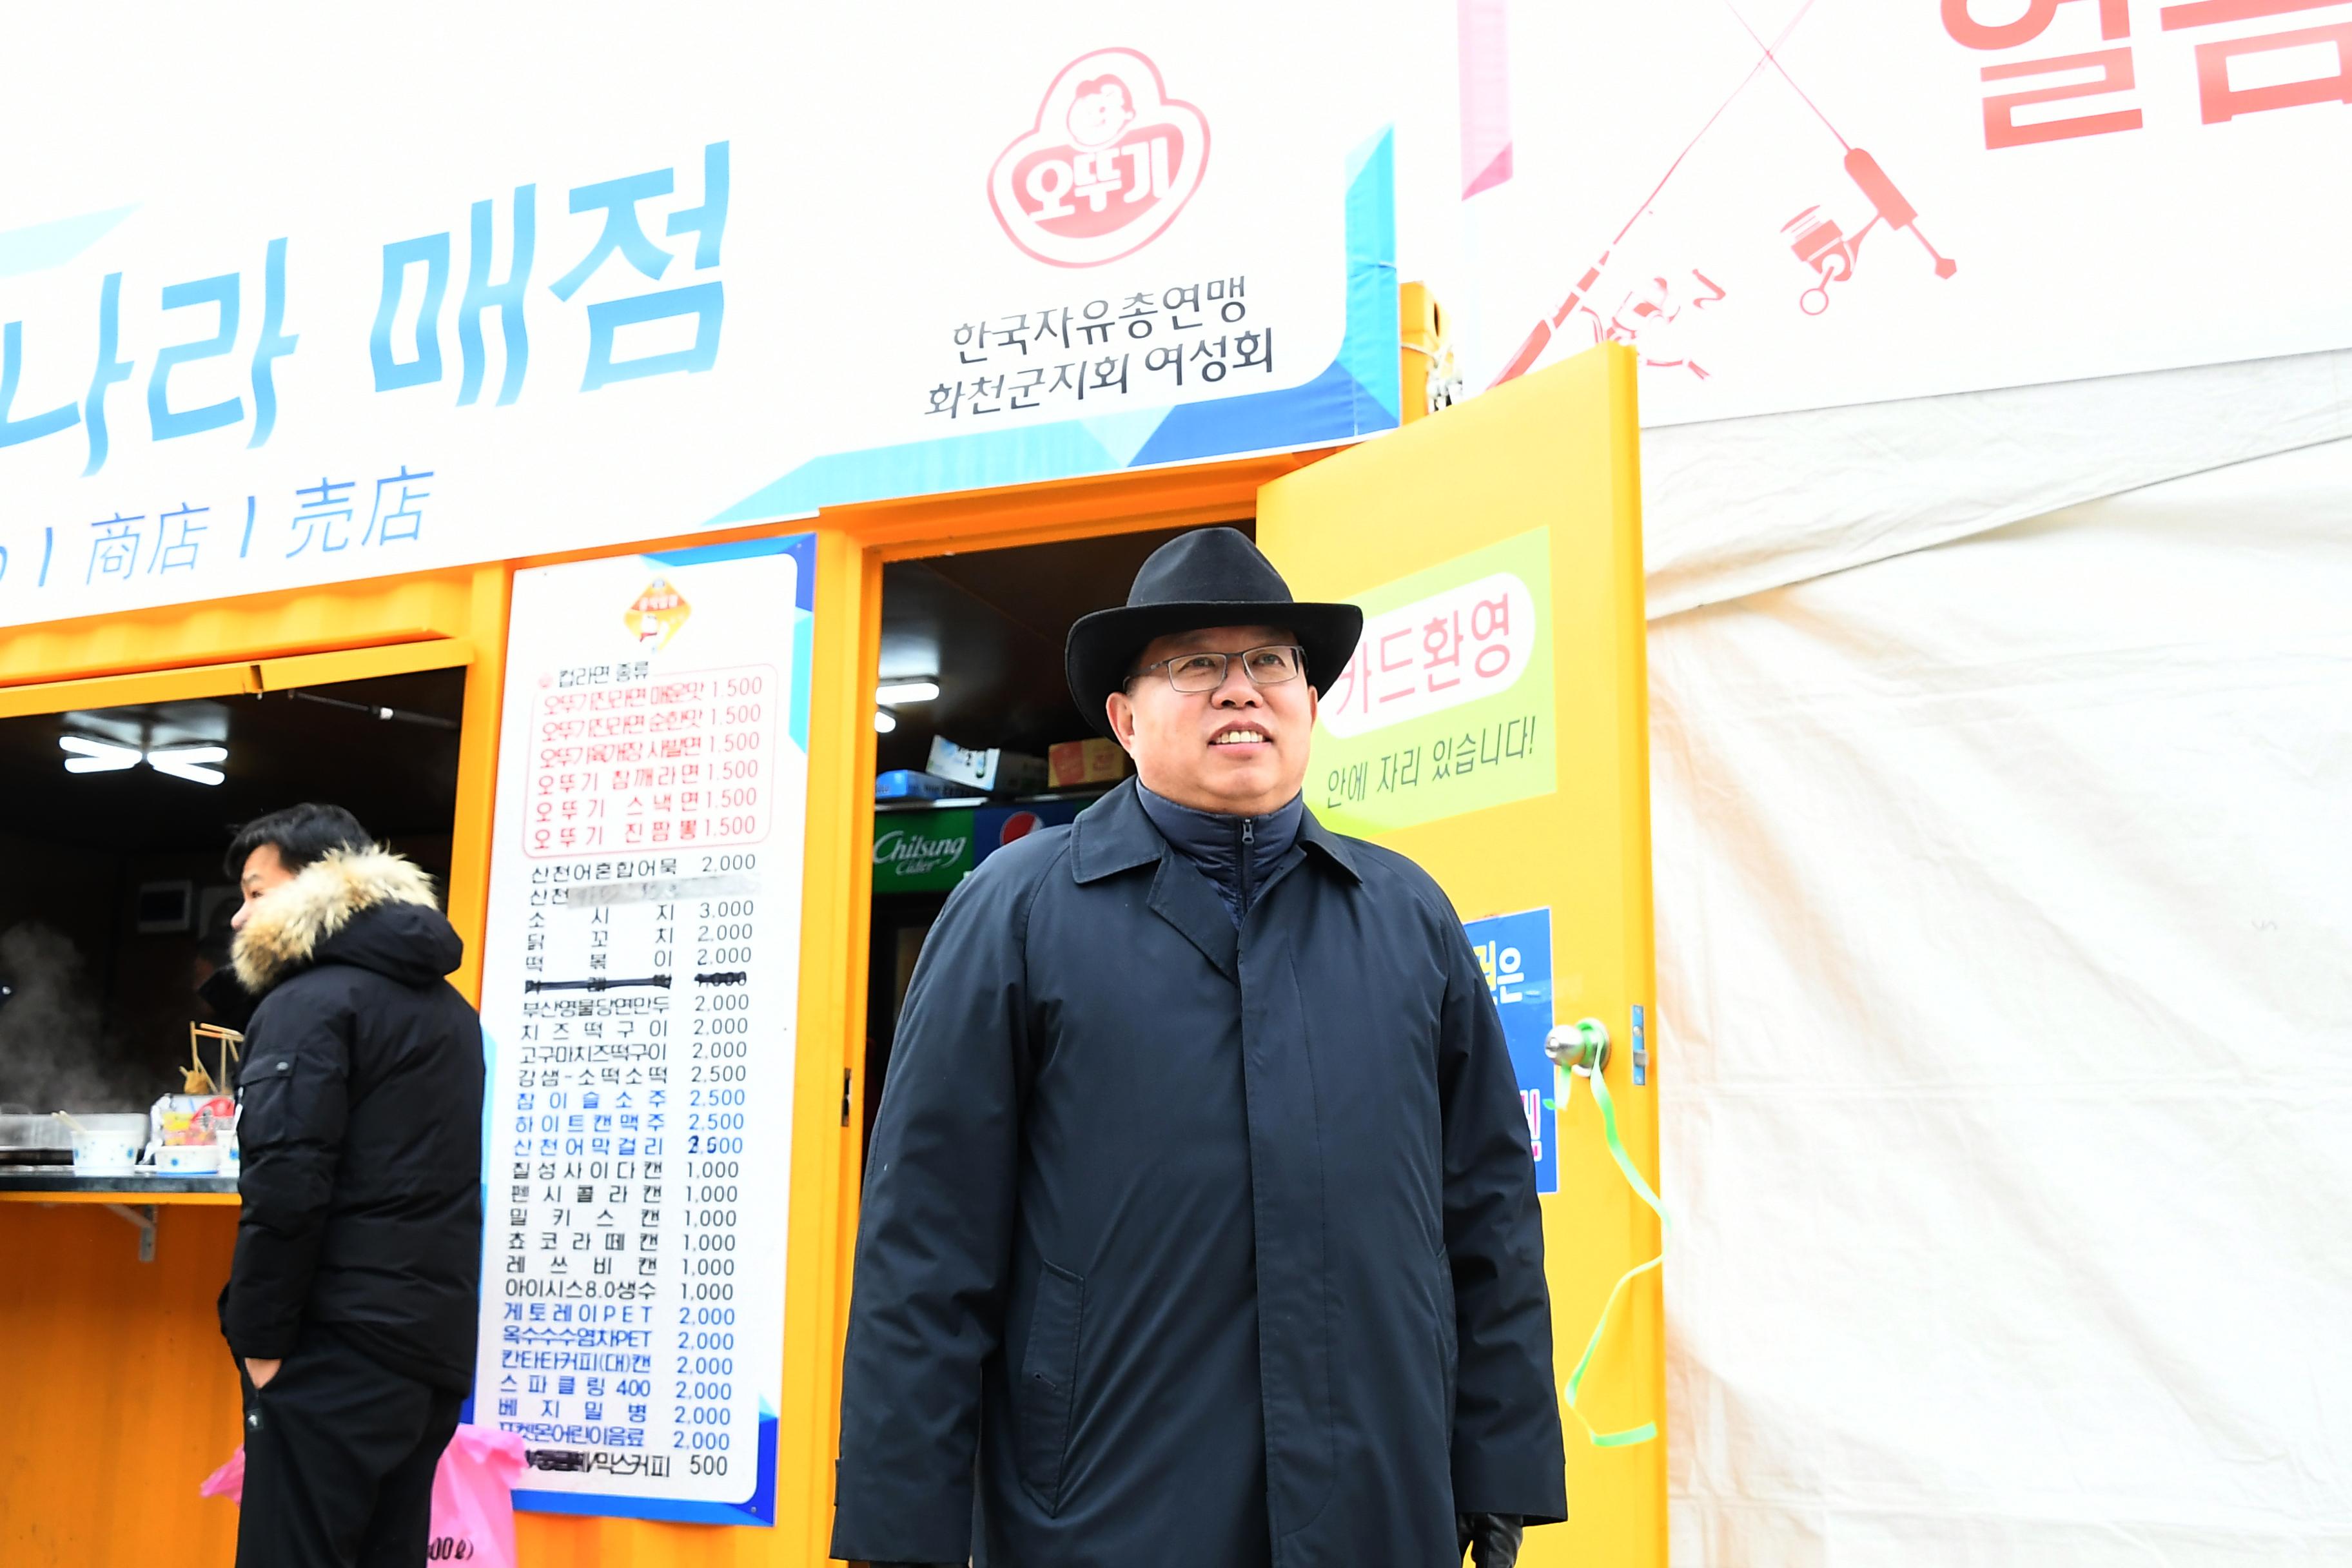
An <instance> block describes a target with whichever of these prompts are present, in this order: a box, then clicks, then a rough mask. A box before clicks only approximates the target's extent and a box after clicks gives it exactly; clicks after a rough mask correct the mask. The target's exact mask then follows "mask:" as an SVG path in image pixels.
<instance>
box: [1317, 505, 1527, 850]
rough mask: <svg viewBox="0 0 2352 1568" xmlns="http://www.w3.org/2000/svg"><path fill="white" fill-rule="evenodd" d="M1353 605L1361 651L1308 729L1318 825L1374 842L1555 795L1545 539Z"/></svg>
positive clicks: (1420, 577)
mask: <svg viewBox="0 0 2352 1568" xmlns="http://www.w3.org/2000/svg"><path fill="white" fill-rule="evenodd" d="M1355 602H1356V603H1357V604H1359V605H1362V606H1363V610H1364V637H1363V641H1362V642H1360V643H1359V644H1358V645H1357V647H1356V657H1355V658H1352V659H1350V660H1349V663H1348V668H1346V669H1345V670H1344V671H1342V672H1341V674H1340V676H1339V679H1338V680H1336V681H1334V682H1332V684H1331V688H1330V689H1329V690H1328V691H1327V692H1326V693H1325V694H1324V699H1323V708H1322V717H1321V721H1320V722H1318V724H1317V726H1316V732H1315V763H1314V766H1313V767H1312V768H1311V769H1310V770H1309V771H1308V773H1307V799H1308V801H1309V802H1310V803H1311V804H1312V805H1314V807H1315V810H1316V815H1317V816H1319V817H1321V818H1322V820H1323V821H1324V822H1325V823H1326V824H1327V825H1328V826H1331V827H1334V828H1336V829H1338V830H1339V831H1340V832H1342V833H1356V834H1377V833H1383V832H1387V831H1389V830H1391V829H1394V828H1399V827H1412V826H1416V825H1418V824H1421V823H1424V822H1434V821H1436V820H1437V819H1438V818H1440V817H1446V816H1460V815H1461V814H1462V813H1464V812H1467V811H1483V810H1485V809H1486V807H1488V806H1492V805H1503V804H1505V803H1506V802H1507V801H1514V800H1526V799H1528V797H1529V796H1532V795H1549V794H1550V793H1551V792H1552V790H1553V788H1554V787H1555V786H1556V784H1557V775H1556V773H1555V772H1554V761H1553V759H1554V751H1553V745H1552V736H1551V725H1552V635H1551V535H1550V531H1549V530H1547V529H1540V528H1538V529H1535V530H1533V531H1529V532H1527V533H1522V534H1519V535H1518V536H1517V537H1516V538H1512V539H1506V540H1504V541H1502V542H1500V543H1496V544H1490V545H1488V546H1487V547H1486V549H1484V550H1477V551H1473V552H1471V553H1469V554H1467V555H1464V556H1460V557H1458V558H1456V559H1454V560H1452V561H1449V562H1446V563H1444V564H1443V565H1440V566H1433V567H1431V568H1429V569H1428V570H1427V571H1425V572H1416V573H1414V574H1412V576H1410V577H1405V578H1401V579H1399V580H1398V581H1396V582H1394V583H1389V584H1383V585H1382V586H1381V587H1379V588H1377V589H1375V590H1373V591H1372V592H1371V593H1369V594H1363V595H1358V596H1357V598H1356V600H1355Z"/></svg>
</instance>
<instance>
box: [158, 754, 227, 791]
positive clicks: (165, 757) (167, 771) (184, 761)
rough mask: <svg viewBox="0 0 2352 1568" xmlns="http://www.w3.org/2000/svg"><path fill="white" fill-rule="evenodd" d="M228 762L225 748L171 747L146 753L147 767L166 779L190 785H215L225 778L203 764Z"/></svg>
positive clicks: (217, 770) (217, 771) (218, 771)
mask: <svg viewBox="0 0 2352 1568" xmlns="http://www.w3.org/2000/svg"><path fill="white" fill-rule="evenodd" d="M227 760H228V748H227V747H226V746H172V747H169V748H167V749H165V750H163V751H160V752H148V753H147V765H148V766H149V767H151V768H153V769H154V770H155V771H156V772H157V773H163V774H164V775H165V776H167V777H170V778H175V779H185V780H186V781H187V782H188V783H190V784H218V783H220V782H221V779H222V778H223V777H224V776H225V775H223V773H221V771H220V770H219V769H218V768H208V767H205V766H203V765H202V764H204V763H225V762H226V761H227Z"/></svg>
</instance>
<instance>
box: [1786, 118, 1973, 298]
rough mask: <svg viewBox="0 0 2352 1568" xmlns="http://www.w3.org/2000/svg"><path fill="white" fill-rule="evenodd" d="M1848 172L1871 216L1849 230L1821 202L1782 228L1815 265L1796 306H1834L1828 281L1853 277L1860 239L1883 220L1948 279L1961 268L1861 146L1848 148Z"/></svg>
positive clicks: (1794, 249) (1802, 256)
mask: <svg viewBox="0 0 2352 1568" xmlns="http://www.w3.org/2000/svg"><path fill="white" fill-rule="evenodd" d="M1845 172H1846V174H1847V175H1848V176H1849V177H1850V178H1851V179H1852V180H1853V183H1854V184H1856V185H1858V186H1860V187H1861V189H1862V194H1863V195H1864V196H1866V197H1868V198H1869V200H1870V206H1871V213H1870V221H1869V222H1867V223H1865V224H1864V225H1863V226H1861V227H1860V228H1858V229H1856V230H1855V231H1854V232H1853V233H1852V234H1851V235H1849V234H1847V233H1845V232H1844V231H1843V229H1841V228H1840V227H1839V226H1838V222H1837V219H1835V218H1833V217H1829V216H1824V215H1823V214H1822V209H1821V208H1820V207H1819V206H1818V205H1815V206H1810V207H1807V208H1806V209H1805V210H1804V211H1803V212H1801V213H1799V214H1798V215H1797V216H1795V217H1792V218H1790V220H1789V221H1788V222H1787V223H1785V224H1782V225H1781V226H1780V232H1781V233H1782V234H1784V235H1787V236H1789V237H1790V242H1789V248H1790V251H1792V252H1793V253H1794V254H1795V256H1796V258H1797V259H1798V260H1800V261H1801V262H1803V263H1804V264H1805V265H1806V266H1807V267H1809V268H1812V270H1813V274H1814V279H1815V281H1814V283H1813V286H1812V287H1811V288H1810V289H1805V290H1804V291H1803V292H1802V293H1801V294H1799V295H1798V296H1797V309H1799V310H1802V311H1803V312H1804V313H1805V314H1806V315H1808V316H1818V315H1820V314H1821V313H1822V311H1824V310H1828V309H1829V308H1830V286H1831V285H1832V284H1835V283H1843V282H1845V281H1847V280H1848V279H1852V278H1853V273H1854V268H1855V267H1856V266H1857V265H1858V264H1859V263H1860V261H1861V258H1862V242H1863V241H1864V239H1865V238H1867V237H1869V234H1870V231H1871V230H1872V229H1874V228H1876V227H1877V226H1879V225H1880V224H1881V223H1884V224H1885V225H1886V226H1887V227H1889V228H1907V229H1909V230H1910V231H1911V237H1913V238H1914V239H1916V240H1917V241H1918V242H1919V243H1920V245H1921V246H1922V247H1925V248H1926V250H1927V254H1928V255H1929V256H1931V257H1934V258H1935V259H1936V276H1937V277H1938V278H1949V277H1951V276H1952V275H1953V274H1954V273H1956V272H1958V270H1959V269H1960V264H1959V263H1958V262H1957V261H1955V260H1953V259H1952V258H1950V257H1948V256H1946V255H1944V254H1943V253H1942V252H1940V251H1938V250H1937V248H1936V247H1935V246H1934V245H1932V244H1930V243H1929V242H1928V239H1927V236H1926V235H1925V234H1923V233H1921V232H1920V229H1919V209H1918V208H1916V207H1915V206H1913V205H1911V204H1910V202H1909V201H1907V200H1906V199H1905V197H1904V195H1903V193H1902V192H1901V191H1898V190H1896V189H1895V182H1894V181H1893V180H1890V179H1888V178H1887V177H1886V171H1885V170H1884V169H1882V168H1880V167H1879V166H1878V160H1877V159H1875V158H1874V157H1872V156H1871V155H1870V154H1869V153H1865V152H1864V151H1863V150H1862V149H1861V148H1859V147H1851V148H1848V149H1847V150H1846V154H1845Z"/></svg>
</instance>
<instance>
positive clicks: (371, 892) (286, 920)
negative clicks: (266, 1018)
mask: <svg viewBox="0 0 2352 1568" xmlns="http://www.w3.org/2000/svg"><path fill="white" fill-rule="evenodd" d="M378 904H423V905H425V907H426V908H428V909H430V908H434V907H436V906H435V904H434V899H433V879H431V878H430V877H427V876H426V875H425V873H424V872H423V871H422V870H420V869H419V868H417V867H416V866H415V864H414V863H413V862H411V861H410V860H408V859H406V858H404V857H402V856H399V855H395V854H394V853H393V852H392V851H391V850H389V849H386V848H383V847H381V846H378V847H373V848H369V849H364V850H360V849H335V850H331V851H329V852H328V853H327V854H326V855H324V856H322V857H321V858H319V859H317V860H314V861H312V862H311V863H310V865H308V866H305V867H304V868H302V869H301V871H300V872H299V873H298V874H297V875H296V876H295V878H294V879H293V880H292V881H290V882H288V883H286V884H285V885H284V886H283V887H280V888H278V889H277V890H276V891H274V892H271V893H269V894H268V895H267V896H265V897H263V898H262V899H261V900H258V901H257V902H256V903H255V904H254V906H253V912H252V914H251V915H249V916H247V919H246V922H245V925H244V928H243V929H242V930H240V931H238V932H237V933H236V941H235V942H233V943H232V944H231V946H230V950H229V951H230V958H231V962H232V963H234V965H235V967H236V977H237V979H238V980H239V981H240V982H241V983H242V984H244V986H245V988H246V989H247V991H250V992H251V993H253V994H255V995H257V996H258V995H260V994H262V993H263V992H265V991H267V990H268V989H269V988H270V987H271V986H273V985H275V984H278V982H279V981H281V980H283V979H285V978H286V976H287V975H288V974H289V973H292V972H293V971H295V970H296V969H299V968H300V967H301V966H303V965H304V964H306V963H310V961H311V960H312V959H314V958H316V957H317V956H318V952H319V946H320V943H321V942H325V941H326V940H327V939H328V938H330V937H331V936H333V935H334V934H335V933H336V932H337V931H341V930H342V929H343V927H344V926H345V925H346V924H347V923H349V922H350V921H351V918H352V916H353V915H355V914H357V913H359V912H360V911H361V910H365V909H373V907H375V906H376V905H378Z"/></svg>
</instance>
